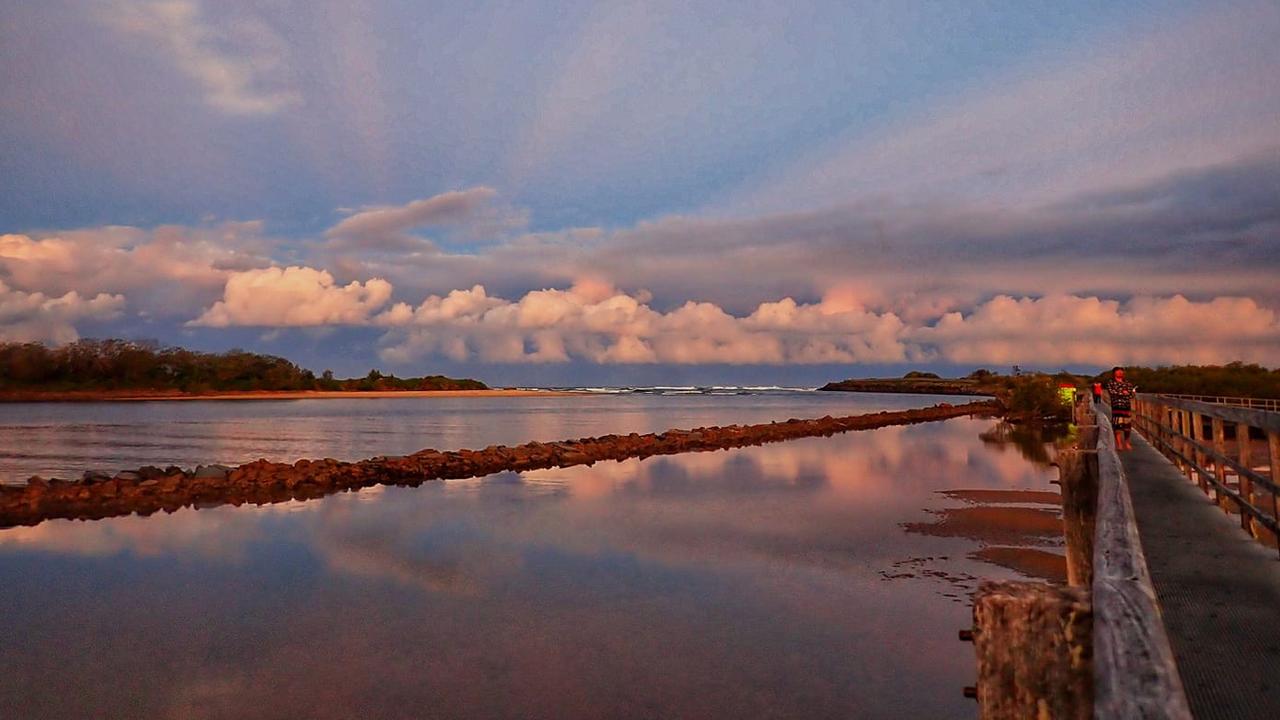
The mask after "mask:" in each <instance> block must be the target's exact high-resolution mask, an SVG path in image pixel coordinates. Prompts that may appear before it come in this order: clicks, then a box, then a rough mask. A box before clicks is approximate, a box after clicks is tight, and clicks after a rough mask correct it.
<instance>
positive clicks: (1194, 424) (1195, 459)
mask: <svg viewBox="0 0 1280 720" xmlns="http://www.w3.org/2000/svg"><path fill="white" fill-rule="evenodd" d="M1191 439H1192V440H1194V441H1196V443H1199V442H1200V441H1201V440H1204V439H1205V438H1204V416H1203V415H1201V414H1200V413H1198V412H1193V413H1191ZM1196 443H1192V445H1191V460H1192V463H1193V464H1194V465H1197V466H1199V467H1204V466H1205V457H1204V453H1203V452H1201V451H1200V446H1199V445H1198V444H1196ZM1191 473H1192V474H1193V475H1194V478H1193V479H1194V480H1196V481H1197V482H1198V483H1200V490H1202V491H1203V492H1204V493H1205V494H1208V492H1209V481H1208V480H1207V479H1205V476H1204V475H1203V474H1202V473H1200V472H1199V471H1198V470H1197V469H1196V468H1194V467H1193V468H1192V469H1191Z"/></svg>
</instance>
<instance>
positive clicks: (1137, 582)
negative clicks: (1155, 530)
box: [961, 400, 1191, 720]
mask: <svg viewBox="0 0 1280 720" xmlns="http://www.w3.org/2000/svg"><path fill="white" fill-rule="evenodd" d="M1074 420H1075V423H1076V425H1077V426H1078V433H1077V435H1076V438H1075V442H1074V443H1072V444H1071V445H1069V446H1063V447H1060V448H1059V449H1058V453H1057V459H1056V461H1055V462H1056V464H1057V465H1058V468H1059V472H1060V480H1059V484H1060V485H1061V487H1062V520H1063V531H1064V534H1065V536H1066V545H1067V547H1066V560H1067V583H1068V585H1067V586H1065V587H1064V586H1058V585H1045V584H1043V583H1036V582H1019V581H1000V582H994V581H985V582H983V583H982V584H981V585H980V586H979V588H978V591H977V592H976V593H975V594H974V604H973V620H974V625H973V629H972V630H969V631H964V632H962V633H961V639H969V640H972V641H973V642H974V644H975V650H976V653H977V658H978V682H977V685H976V686H975V687H973V688H970V690H971V691H972V692H971V693H970V694H971V695H972V696H973V697H975V698H977V699H978V703H979V705H978V707H979V711H978V713H979V718H980V719H981V720H1022V718H1028V717H1053V718H1073V719H1075V720H1086V719H1087V718H1094V719H1095V720H1123V719H1127V718H1152V719H1160V720H1190V718H1191V711H1190V709H1189V708H1188V705H1187V697H1186V693H1185V691H1184V689H1183V686H1182V679H1181V676H1180V675H1179V673H1178V667H1177V663H1176V662H1175V659H1174V656H1173V649H1172V647H1171V646H1170V644H1169V638H1168V634H1167V632H1166V630H1165V627H1164V620H1163V619H1162V618H1161V616H1160V608H1159V604H1158V603H1157V601H1156V594H1155V588H1154V586H1153V585H1152V583H1151V576H1150V574H1149V572H1148V570H1147V562H1146V556H1145V555H1144V553H1143V551H1142V543H1141V541H1140V539H1139V537H1138V526H1137V522H1136V519H1135V518H1134V512H1133V504H1132V501H1131V500H1130V498H1129V486H1128V479H1127V478H1126V477H1125V473H1124V468H1123V467H1122V466H1121V464H1120V456H1119V455H1118V454H1117V453H1116V447H1115V435H1114V433H1112V431H1111V423H1110V421H1109V420H1108V418H1107V417H1106V415H1105V414H1103V413H1101V412H1098V411H1097V408H1095V407H1094V406H1093V405H1091V404H1090V403H1089V402H1088V401H1087V400H1084V401H1082V402H1080V403H1078V404H1077V405H1076V406H1075V414H1074Z"/></svg>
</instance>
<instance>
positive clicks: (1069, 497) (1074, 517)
mask: <svg viewBox="0 0 1280 720" xmlns="http://www.w3.org/2000/svg"><path fill="white" fill-rule="evenodd" d="M1089 419H1092V418H1089ZM1097 438H1098V426H1097V425H1084V426H1081V427H1080V440H1079V445H1078V446H1077V447H1073V448H1068V449H1065V450H1061V451H1059V453H1058V457H1057V461H1056V462H1057V465H1058V485H1059V487H1061V488H1062V529H1063V536H1064V537H1065V538H1066V541H1067V583H1068V584H1069V585H1071V586H1072V587H1085V588H1087V587H1089V585H1090V584H1091V583H1092V582H1093V534H1094V513H1095V510H1096V508H1097V504H1098V454H1097V451H1096V450H1091V449H1086V448H1092V447H1094V445H1095V444H1096V442H1097Z"/></svg>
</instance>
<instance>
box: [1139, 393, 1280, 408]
mask: <svg viewBox="0 0 1280 720" xmlns="http://www.w3.org/2000/svg"><path fill="white" fill-rule="evenodd" d="M1156 394H1158V395H1161V396H1163V397H1167V398H1177V399H1179V400H1197V401H1199V402H1205V403H1210V404H1212V405H1229V406H1234V407H1244V408H1251V409H1257V410H1270V411H1272V412H1277V411H1280V398H1255V397H1239V396H1235V395H1186V394H1180V393H1156Z"/></svg>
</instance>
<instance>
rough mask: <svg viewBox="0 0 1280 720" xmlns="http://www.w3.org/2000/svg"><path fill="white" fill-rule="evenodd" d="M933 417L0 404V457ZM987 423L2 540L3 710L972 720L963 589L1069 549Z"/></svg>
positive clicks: (49, 464)
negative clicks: (1021, 558)
mask: <svg viewBox="0 0 1280 720" xmlns="http://www.w3.org/2000/svg"><path fill="white" fill-rule="evenodd" d="M943 399H944V398H929V397H921V396H885V395H853V394H848V395H846V394H827V393H786V392H779V393H763V394H760V393H756V394H747V395H733V394H722V395H709V394H699V395H693V394H688V395H660V394H632V395H623V396H617V395H599V396H591V397H568V398H565V397H546V398H538V397H535V398H495V399H474V398H465V399H457V400H448V399H426V400H407V399H406V400H395V399H392V400H304V401H284V402H280V401H261V402H220V403H217V402H209V403H205V402H199V403H194V402H181V403H176V402H167V403H166V402H149V403H129V404H76V405H26V406H8V407H3V408H0V426H2V427H3V428H4V429H7V430H11V431H10V432H6V433H4V440H3V441H2V442H3V444H2V445H0V458H3V467H5V468H6V469H7V471H8V473H9V475H10V476H11V477H14V478H16V477H20V476H22V477H25V475H29V474H32V473H41V474H46V475H47V474H63V475H64V476H70V475H75V474H78V471H80V470H83V469H86V468H89V467H95V468H96V467H106V468H122V467H136V466H138V465H141V464H146V463H152V464H166V463H169V462H173V463H177V464H181V465H188V466H189V465H191V464H194V463H196V462H213V461H221V462H228V463H235V462H241V461H244V460H249V459H254V458H257V457H267V458H268V459H275V460H288V459H294V458H296V457H302V456H311V457H320V456H332V457H338V458H342V459H356V458H360V457H367V456H371V455H378V454H386V453H403V452H410V451H413V450H417V449H420V448H422V447H427V446H432V447H437V448H441V449H449V448H457V447H465V446H470V447H482V446H484V445H488V444H490V443H518V442H523V441H526V440H531V439H539V440H554V439H561V438H575V437H580V436H584V435H599V434H604V433H613V432H616V433H626V432H632V431H635V432H647V431H655V430H662V429H666V428H669V427H692V426H697V425H708V424H731V423H745V422H767V421H769V420H785V419H787V418H788V417H818V416H821V415H825V414H832V415H839V414H850V413H856V412H868V411H874V410H880V409H901V408H906V407H913V406H922V405H927V404H932V403H934V402H936V401H939V400H943ZM995 425H996V421H994V420H989V419H970V418H959V419H955V420H949V421H944V422H936V423H929V424H923V425H914V426H907V427H890V428H882V429H878V430H872V431H867V432H855V433H849V434H845V435H838V436H835V437H832V438H807V439H802V440H796V441H790V442H786V443H779V444H775V445H766V446H761V447H750V448H742V449H735V450H728V451H718V452H708V453H693V454H685V455H676V456H665V457H653V458H648V459H645V460H628V461H624V462H616V463H615V462H605V463H598V464H596V465H594V466H592V467H585V466H584V467H574V468H566V469H552V470H540V471H534V472H527V473H522V474H518V475H517V474H515V473H499V474H496V475H492V476H489V477H485V478H479V479H474V480H458V481H445V482H431V483H426V484H424V485H423V486H421V487H419V488H371V489H366V490H363V491H360V492H355V493H342V494H338V495H334V496H330V497H326V498H323V499H320V500H313V501H307V502H290V503H282V504H277V505H270V506H264V507H238V508H237V507H230V506H223V507H217V508H209V509H202V510H195V509H183V510H180V511H178V512H175V513H173V514H157V515H154V516H151V517H148V518H141V517H125V518H115V519H110V520H101V521H95V522H72V521H50V522H45V523H43V524H41V525H38V526H35V527H28V528H11V529H8V530H0V607H2V608H3V609H2V610H0V638H3V643H0V707H4V708H8V709H10V712H12V713H13V714H12V715H11V716H12V717H23V718H46V717H47V718H57V717H160V718H168V717H173V718H296V717H307V718H348V717H370V718H375V717H376V718H433V717H439V718H453V717H485V718H506V717H510V718H531V717H548V718H550V717H556V718H577V717H581V718H589V717H617V718H626V717H636V718H641V717H741V718H752V717H761V718H767V717H779V718H781V717H832V718H834V717H971V716H974V715H975V713H976V709H975V707H974V706H973V704H972V701H970V700H966V699H964V698H963V697H962V696H961V689H962V687H963V686H964V685H968V684H972V682H973V678H974V667H973V657H972V647H971V646H969V645H965V644H962V643H960V642H958V641H957V640H956V631H957V630H959V629H960V628H963V627H967V626H968V625H969V612H970V611H969V607H968V602H967V593H968V592H969V591H971V590H972V589H973V588H974V587H975V586H976V582H977V579H978V578H979V577H997V578H1020V577H1026V575H1024V574H1023V573H1030V574H1036V572H1038V571H1037V570H1036V568H1038V567H1040V566H1042V565H1044V563H1043V562H1041V563H1040V564H1039V565H1037V564H1036V563H1031V564H1026V563H1023V564H1022V565H1019V564H1018V563H1017V562H1013V563H1010V562H1008V557H1006V555H1007V554H1008V553H1013V554H1015V555H1016V553H1017V552H1020V551H1022V552H1030V553H1033V554H1034V556H1035V557H1038V558H1040V560H1043V559H1044V558H1045V557H1047V556H1056V555H1057V554H1060V552H1061V548H1060V545H1061V538H1060V533H1058V532H1056V531H1055V527H1054V523H1055V522H1056V512H1057V508H1056V507H1054V506H1052V505H1051V504H1045V503H1044V502H1043V499H1044V498H1043V497H1042V496H1038V495H1035V494H1034V492H1040V493H1043V491H1047V490H1051V489H1052V488H1051V486H1050V485H1049V484H1048V482H1049V480H1050V479H1052V478H1053V477H1054V475H1055V473H1054V472H1053V471H1052V470H1051V469H1050V468H1048V467H1046V466H1045V465H1044V464H1043V463H1033V462H1029V461H1028V460H1027V459H1026V458H1024V453H1023V452H1019V451H1018V449H1017V448H1016V447H1015V446H1014V445H1012V444H1009V443H1005V442H999V441H993V440H992V437H993V434H992V433H990V432H988V431H990V430H992V428H993V426H995ZM14 428H17V431H16V432H13V431H12V429H14ZM983 433H986V434H987V440H985V441H984V440H983V439H981V438H980V437H979V435H980V434H983ZM996 434H997V435H998V433H996ZM956 490H995V491H999V492H997V493H993V494H985V495H983V496H982V497H983V498H984V502H985V501H991V500H992V499H993V498H994V502H993V503H992V504H984V505H977V504H975V501H974V499H973V497H970V496H967V495H965V494H963V493H961V494H954V493H953V494H951V495H947V494H943V493H944V492H945V491H956ZM1020 491H1033V493H1031V494H1028V493H1026V492H1020ZM1002 549H1003V550H1004V551H1007V552H1006V555H1002V554H1001V551H1002ZM993 550H994V551H996V552H994V553H993V552H992V551H993ZM1001 558H1004V560H1003V562H1004V565H999V564H993V562H997V561H1002V560H1001ZM1050 564H1052V563H1050ZM1006 566H1008V567H1006ZM1011 567H1022V572H1018V571H1016V570H1013V569H1011ZM1028 568H1031V569H1028Z"/></svg>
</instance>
